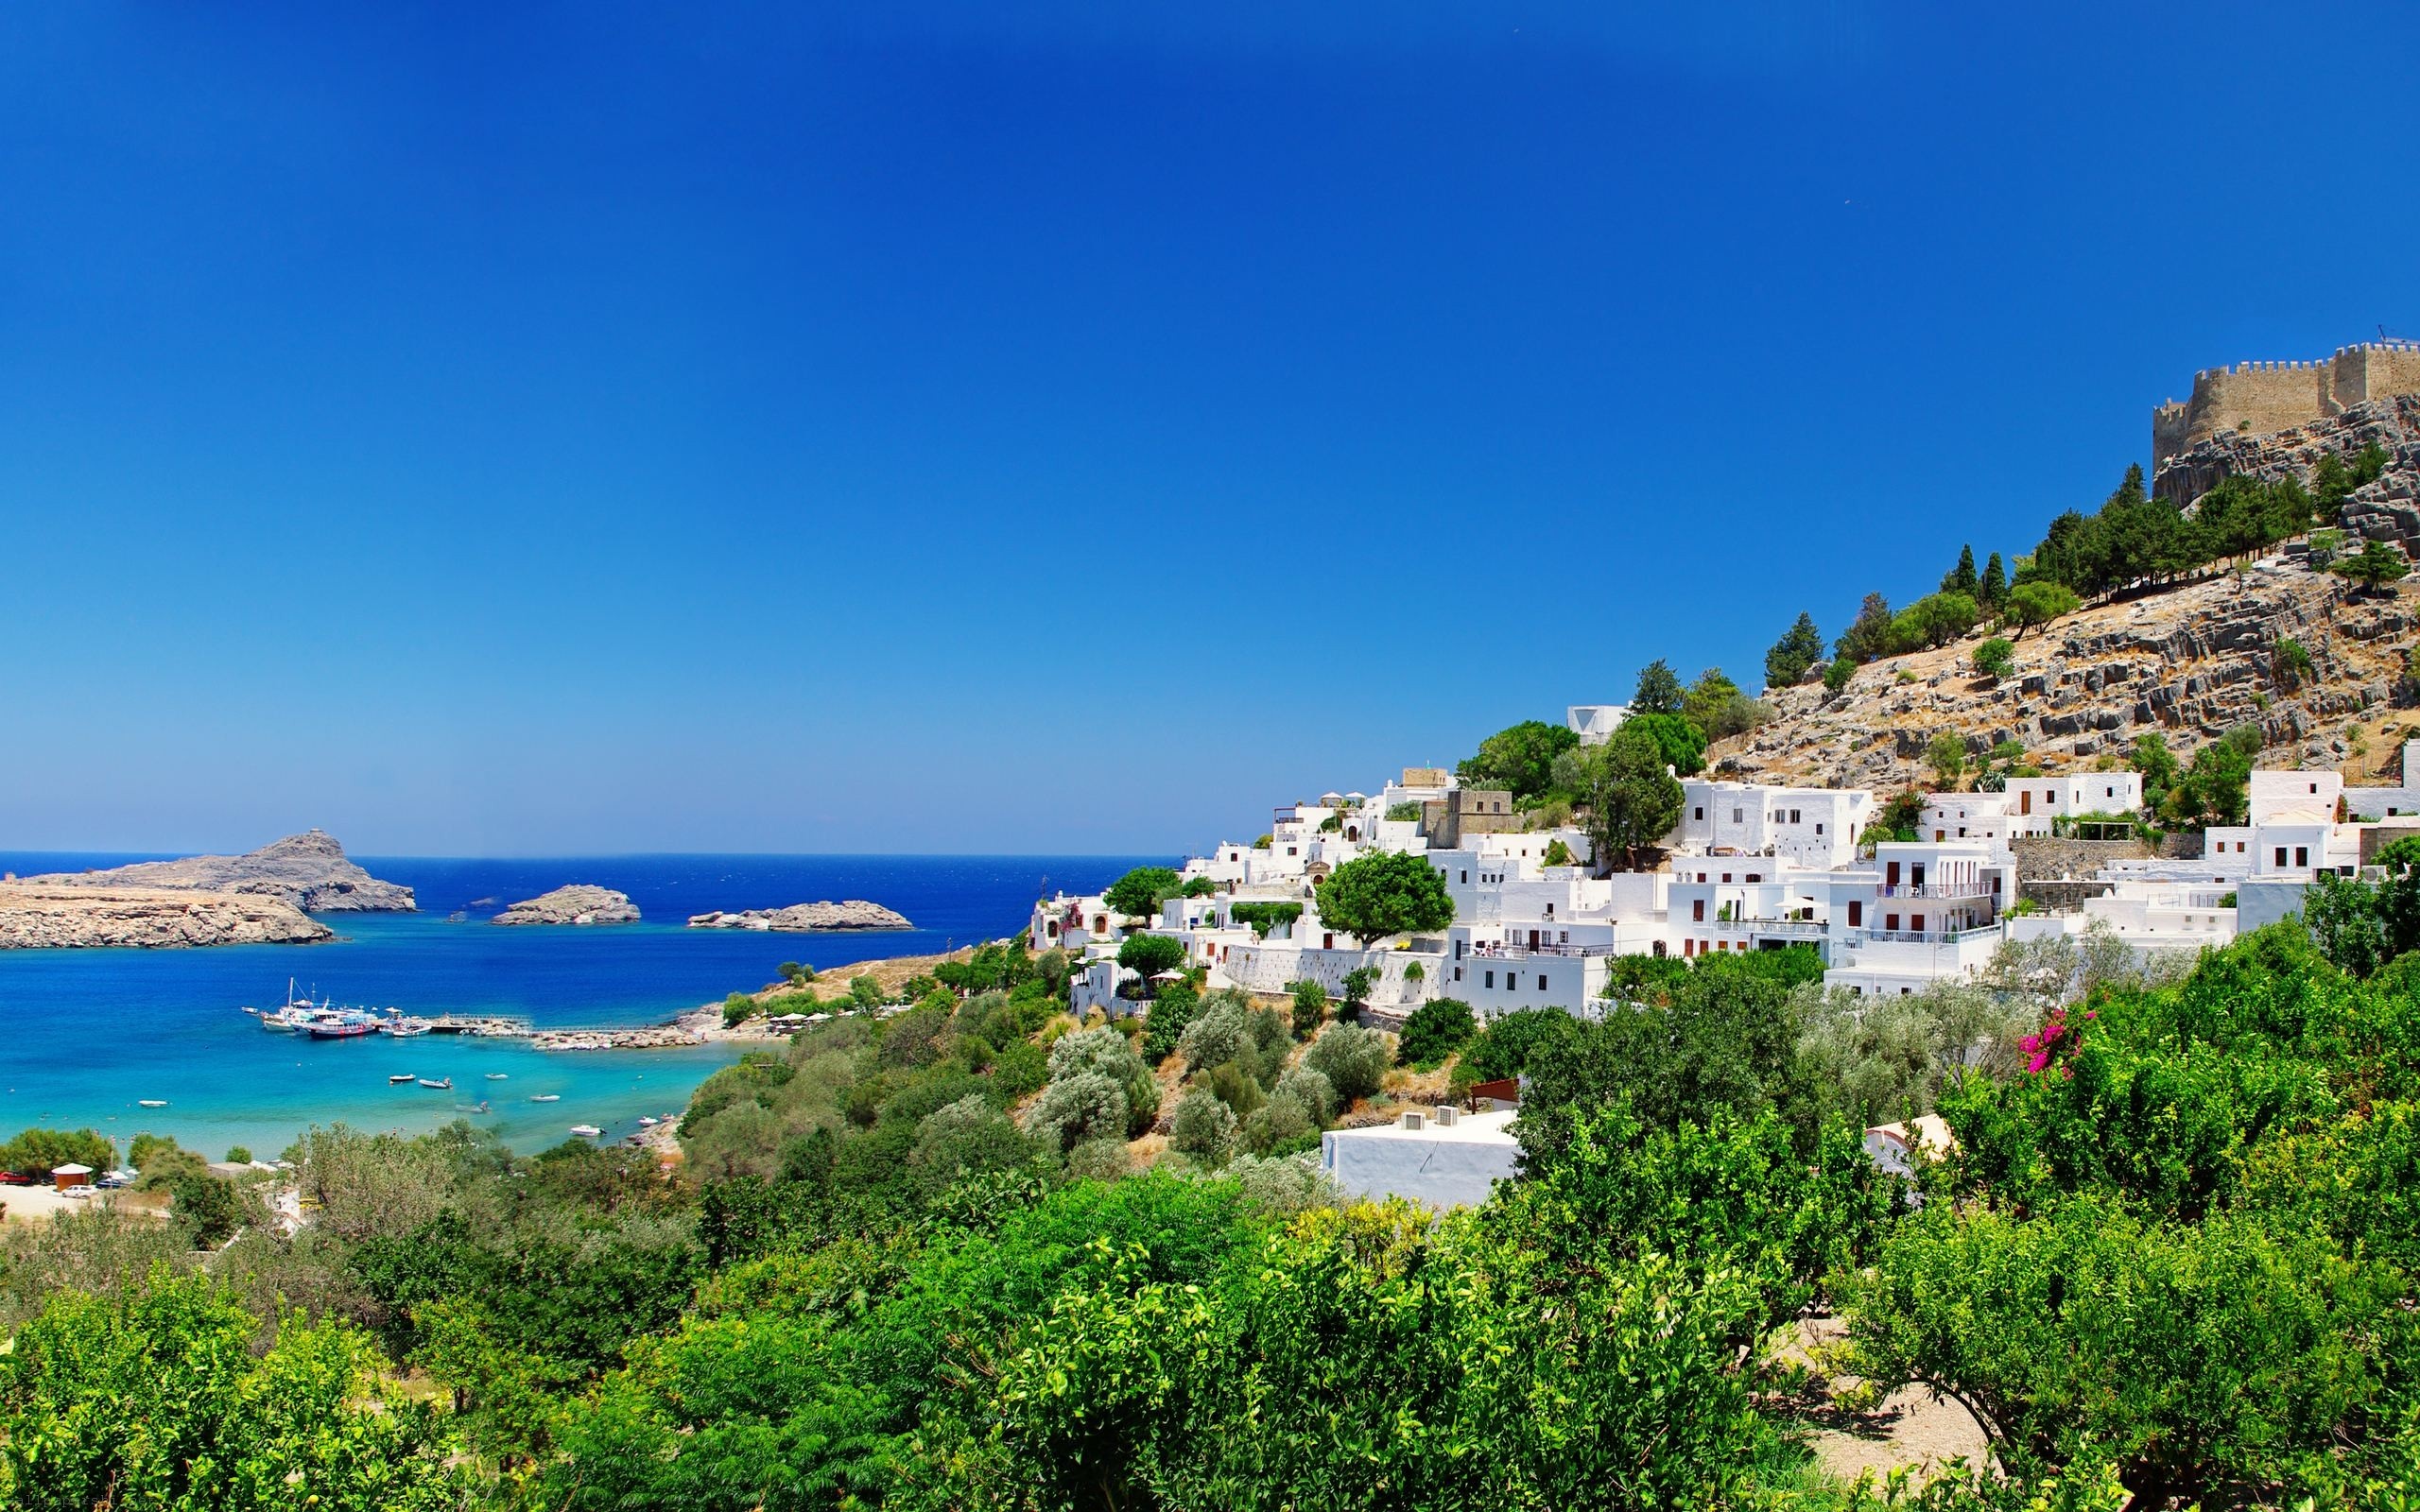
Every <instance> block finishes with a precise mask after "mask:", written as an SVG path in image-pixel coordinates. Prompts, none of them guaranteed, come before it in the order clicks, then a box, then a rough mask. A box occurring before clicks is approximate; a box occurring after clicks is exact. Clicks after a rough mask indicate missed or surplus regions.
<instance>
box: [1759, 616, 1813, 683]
mask: <svg viewBox="0 0 2420 1512" xmlns="http://www.w3.org/2000/svg"><path fill="white" fill-rule="evenodd" d="M1823 660H1824V632H1823V631H1822V630H1819V629H1817V628H1816V627H1815V616H1814V615H1812V614H1809V613H1807V612H1806V610H1800V611H1799V614H1798V618H1797V619H1795V620H1793V621H1791V622H1790V627H1789V629H1787V630H1784V631H1783V632H1782V636H1781V639H1780V640H1778V641H1775V642H1774V643H1773V645H1772V650H1770V651H1767V652H1766V653H1765V686H1766V687H1768V688H1787V687H1789V686H1790V685H1791V684H1792V683H1795V682H1796V681H1797V680H1798V679H1801V678H1803V677H1805V676H1806V670H1807V668H1809V667H1811V666H1813V665H1814V664H1815V663H1816V662H1821V661H1823Z"/></svg>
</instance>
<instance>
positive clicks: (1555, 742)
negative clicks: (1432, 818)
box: [1413, 719, 1580, 818]
mask: <svg viewBox="0 0 2420 1512" xmlns="http://www.w3.org/2000/svg"><path fill="white" fill-rule="evenodd" d="M1579 744H1580V736H1579V735H1578V734H1577V733H1575V732H1574V731H1573V730H1571V728H1570V727H1569V726H1567V725H1550V724H1547V722H1546V721H1545V720H1542V719H1525V720H1523V721H1521V723H1519V724H1517V725H1514V726H1513V727H1512V728H1511V729H1509V730H1497V731H1496V732H1495V734H1493V735H1490V736H1488V737H1487V738H1486V739H1485V740H1482V741H1480V742H1479V743H1478V755H1476V756H1473V757H1471V758H1469V759H1468V760H1467V761H1464V762H1462V763H1461V765H1457V766H1456V767H1455V768H1454V775H1455V776H1456V777H1458V778H1460V779H1461V783H1462V785H1463V786H1464V787H1501V788H1505V789H1508V790H1510V791H1511V793H1512V794H1513V799H1514V800H1515V801H1517V802H1525V801H1527V800H1529V799H1533V798H1538V797H1540V796H1542V795H1544V794H1545V793H1547V791H1548V790H1549V789H1550V788H1551V787H1552V786H1553V783H1554V759H1555V758H1556V757H1558V756H1560V755H1562V754H1563V753H1564V751H1567V750H1569V749H1571V748H1572V747H1575V746H1577V745H1579ZM1413 817H1415V818H1416V817H1418V816H1417V815H1416V814H1415V815H1414V816H1413Z"/></svg>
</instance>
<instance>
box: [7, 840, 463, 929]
mask: <svg viewBox="0 0 2420 1512" xmlns="http://www.w3.org/2000/svg"><path fill="white" fill-rule="evenodd" d="M25 880H26V882H28V883H39V884H41V885H43V886H45V887H51V888H62V887H90V888H112V889H113V888H125V887H140V888H148V889H153V890H165V891H180V892H210V893H231V894H234V895H237V896H241V897H246V898H274V899H278V900H281V901H283V902H285V903H288V904H290V905H291V906H293V907H295V908H298V909H301V910H302V911H304V912H306V913H314V914H340V913H410V912H412V911H413V909H414V908H415V906H416V904H415V903H414V902H413V900H412V890H411V889H410V888H409V887H405V886H401V885H397V884H395V883H391V882H381V881H379V880H378V879H377V878H375V877H373V876H372V875H371V874H370V873H369V872H367V871H364V870H363V869H362V868H360V867H358V866H356V865H354V863H353V862H352V861H350V860H348V859H347V858H346V856H345V853H344V847H343V846H341V845H339V844H337V840H336V837H335V836H333V835H331V834H328V833H324V832H322V831H320V830H312V831H309V832H307V833H302V834H290V835H287V836H286V837H285V839H283V840H278V841H273V842H271V843H270V844H268V845H265V846H263V847H261V848H260V849H259V850H257V851H246V852H245V853H244V854H242V855H239V856H187V857H185V858H184V859H183V860H182V861H139V862H136V863H134V864H133V865H132V866H125V867H111V868H107V869H105V870H99V871H77V872H55V873H52V874H49V875H46V876H40V877H28V878H26V879H25Z"/></svg>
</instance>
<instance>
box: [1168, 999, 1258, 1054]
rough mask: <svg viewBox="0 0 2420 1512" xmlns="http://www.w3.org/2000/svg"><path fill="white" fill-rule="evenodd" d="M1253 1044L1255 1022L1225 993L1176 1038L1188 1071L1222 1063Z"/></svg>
mask: <svg viewBox="0 0 2420 1512" xmlns="http://www.w3.org/2000/svg"><path fill="white" fill-rule="evenodd" d="M1252 1047H1253V1041H1252V1025H1251V1023H1250V1022H1249V1020H1248V1019H1247V1018H1246V1015H1245V1013H1244V1009H1243V1007H1242V1005H1239V1004H1237V1003H1235V1002H1233V1001H1232V1000H1228V999H1226V998H1224V997H1223V996H1222V997H1221V999H1220V1001H1219V1002H1218V1003H1217V1004H1215V1005H1212V1006H1210V1007H1208V1008H1206V1009H1205V1010H1203V1012H1202V1014H1201V1017H1200V1018H1198V1019H1195V1020H1194V1021H1193V1022H1191V1023H1189V1024H1187V1025H1186V1026H1185V1030H1184V1037H1183V1038H1182V1039H1180V1040H1178V1041H1177V1053H1178V1054H1179V1055H1182V1056H1183V1057H1184V1068H1185V1070H1187V1071H1199V1070H1201V1068H1202V1067H1204V1066H1217V1065H1222V1064H1224V1063H1225V1062H1227V1061H1230V1060H1233V1059H1235V1058H1236V1056H1237V1055H1239V1054H1241V1053H1242V1052H1243V1051H1245V1050H1246V1049H1248V1048H1252Z"/></svg>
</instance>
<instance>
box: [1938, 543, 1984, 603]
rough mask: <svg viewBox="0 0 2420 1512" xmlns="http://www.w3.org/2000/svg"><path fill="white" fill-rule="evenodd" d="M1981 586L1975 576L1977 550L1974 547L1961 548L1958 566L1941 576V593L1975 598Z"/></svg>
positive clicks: (1959, 549)
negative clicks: (1976, 591)
mask: <svg viewBox="0 0 2420 1512" xmlns="http://www.w3.org/2000/svg"><path fill="white" fill-rule="evenodd" d="M1979 586H1980V580H1979V579H1978V578H1977V577H1976V576H1975V548H1974V547H1973V546H1961V547H1959V548H1958V565H1957V566H1955V567H1952V568H1951V569H1949V571H1947V572H1945V573H1944V574H1942V575H1941V591H1942V592H1943V593H1963V594H1965V595H1966V596H1967V597H1969V598H1972V597H1974V596H1975V590H1976V589H1977V588H1978V587H1979Z"/></svg>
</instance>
